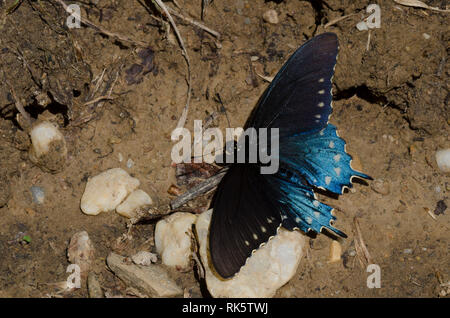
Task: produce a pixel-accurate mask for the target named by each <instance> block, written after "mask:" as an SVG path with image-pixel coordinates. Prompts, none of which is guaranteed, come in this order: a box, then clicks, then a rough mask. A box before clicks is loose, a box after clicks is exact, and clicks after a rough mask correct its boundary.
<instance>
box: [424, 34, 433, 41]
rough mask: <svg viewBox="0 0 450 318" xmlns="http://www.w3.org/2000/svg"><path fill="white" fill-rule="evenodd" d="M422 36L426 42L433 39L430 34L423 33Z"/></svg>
mask: <svg viewBox="0 0 450 318" xmlns="http://www.w3.org/2000/svg"><path fill="white" fill-rule="evenodd" d="M422 35H423V37H424V39H425V40H429V39H430V38H431V35H429V34H428V33H423V34H422Z"/></svg>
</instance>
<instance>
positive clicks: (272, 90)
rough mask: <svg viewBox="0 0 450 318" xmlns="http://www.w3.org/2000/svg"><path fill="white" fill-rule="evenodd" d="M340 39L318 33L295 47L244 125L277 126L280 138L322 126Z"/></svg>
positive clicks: (324, 122) (328, 107)
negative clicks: (298, 46)
mask: <svg viewBox="0 0 450 318" xmlns="http://www.w3.org/2000/svg"><path fill="white" fill-rule="evenodd" d="M338 48H339V43H338V39H337V36H336V34H334V33H323V34H320V35H318V36H316V37H314V38H312V39H311V40H309V41H308V42H306V43H305V44H303V45H302V46H301V47H300V48H298V49H297V51H295V52H294V53H293V54H292V56H291V57H290V58H289V60H288V61H287V62H286V63H285V64H284V65H283V67H282V68H281V69H280V71H279V72H278V74H277V75H276V76H275V78H274V80H273V81H272V83H271V84H270V86H269V87H268V88H267V90H266V91H265V92H264V94H263V95H262V97H261V98H260V100H259V103H258V106H257V107H256V108H255V111H254V112H253V113H252V115H251V117H250V119H249V120H248V122H247V124H246V127H256V128H260V127H267V128H271V127H273V128H279V129H280V140H281V139H282V138H283V137H285V136H292V135H294V134H299V133H302V132H316V131H317V130H319V129H321V128H323V127H324V126H325V125H326V124H327V122H328V118H329V116H330V114H331V110H332V106H331V100H332V95H331V89H332V83H331V80H332V77H333V74H334V67H335V65H336V57H337V53H338Z"/></svg>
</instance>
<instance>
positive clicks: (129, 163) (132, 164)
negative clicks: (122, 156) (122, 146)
mask: <svg viewBox="0 0 450 318" xmlns="http://www.w3.org/2000/svg"><path fill="white" fill-rule="evenodd" d="M133 166H134V161H133V160H132V159H131V158H130V159H128V160H127V168H128V169H131V168H132V167H133Z"/></svg>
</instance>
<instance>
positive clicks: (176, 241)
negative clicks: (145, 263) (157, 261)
mask: <svg viewBox="0 0 450 318" xmlns="http://www.w3.org/2000/svg"><path fill="white" fill-rule="evenodd" d="M196 219H197V216H196V215H194V214H191V213H183V212H178V213H174V214H171V215H170V216H169V217H167V218H164V219H162V220H161V221H159V222H158V223H157V224H156V228H155V246H156V251H157V252H158V254H159V255H161V260H162V263H163V264H165V265H168V266H176V267H178V268H180V269H183V270H184V269H187V268H188V267H189V265H190V257H191V236H190V235H189V234H188V233H189V232H190V231H191V228H192V224H193V223H194V222H195V220H196Z"/></svg>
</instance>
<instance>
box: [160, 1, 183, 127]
mask: <svg viewBox="0 0 450 318" xmlns="http://www.w3.org/2000/svg"><path fill="white" fill-rule="evenodd" d="M152 1H153V2H154V3H156V4H157V6H158V7H159V8H160V9H161V10H162V11H163V12H164V14H165V15H166V16H167V19H169V22H170V24H171V25H172V28H173V30H174V31H175V35H176V36H177V39H178V42H179V43H180V46H181V49H182V50H183V56H184V58H185V60H186V64H187V68H188V91H187V98H186V104H185V106H184V109H183V112H182V113H181V116H180V119H179V120H178V124H177V128H183V127H184V124H185V123H186V118H187V114H188V110H189V102H190V100H191V62H190V60H189V55H188V53H187V50H186V47H185V46H184V41H183V38H182V37H181V34H180V31H178V28H177V25H176V24H175V21H174V20H173V18H172V16H171V15H170V13H169V10H168V9H167V7H166V5H165V4H164V3H163V2H162V1H161V0H152Z"/></svg>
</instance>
